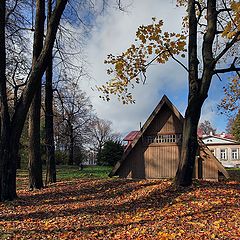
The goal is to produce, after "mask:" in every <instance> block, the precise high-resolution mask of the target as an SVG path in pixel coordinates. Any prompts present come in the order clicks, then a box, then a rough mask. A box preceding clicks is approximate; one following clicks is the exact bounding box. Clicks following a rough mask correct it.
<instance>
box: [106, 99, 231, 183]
mask: <svg viewBox="0 0 240 240" xmlns="http://www.w3.org/2000/svg"><path fill="white" fill-rule="evenodd" d="M183 120H184V119H183V117H182V115H181V114H180V112H179V111H178V110H177V108H176V107H175V106H174V105H173V104H172V103H171V102H170V100H169V99H168V98H167V97H166V96H165V95H164V96H163V98H162V99H161V101H160V102H159V104H158V105H157V107H156V108H155V109H154V111H153V112H152V114H151V115H150V116H149V118H148V120H147V121H146V122H145V124H144V125H143V127H142V128H141V130H140V131H137V132H136V131H134V132H132V133H130V134H129V135H128V136H127V137H126V138H125V140H127V141H128V145H127V147H126V149H125V152H124V154H123V156H122V159H121V160H120V161H119V162H117V164H116V165H115V167H114V168H113V170H112V171H111V173H110V174H109V176H114V175H117V176H119V177H123V178H148V179H155V178H173V177H174V176H175V174H176V171H177V167H178V163H179V159H180V153H181V147H182V146H181V141H182V132H183ZM199 149H200V151H199V153H200V154H199V156H198V157H197V158H196V164H195V171H194V177H195V178H199V179H206V180H215V181H216V180H218V175H219V172H221V173H222V174H223V175H225V177H228V173H227V172H226V170H225V169H224V167H223V166H222V165H221V163H220V162H219V161H218V160H217V159H216V158H215V157H214V155H213V154H212V152H211V151H210V150H209V149H208V148H207V147H206V146H205V145H204V143H203V142H202V141H201V140H199Z"/></svg>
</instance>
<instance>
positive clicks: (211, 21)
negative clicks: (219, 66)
mask: <svg viewBox="0 0 240 240" xmlns="http://www.w3.org/2000/svg"><path fill="white" fill-rule="evenodd" d="M188 17H189V45H188V58H189V74H188V79H189V95H188V107H187V110H186V113H185V119H184V127H183V141H182V150H181V159H180V162H179V165H178V170H177V173H176V178H175V184H176V185H177V186H189V185H191V184H192V177H193V171H194V166H195V158H196V153H197V148H198V142H197V127H198V123H199V119H200V115H201V109H202V105H203V103H204V101H205V99H206V98H207V96H208V90H209V87H210V83H211V80H212V76H213V71H214V68H215V62H214V58H213V52H212V46H213V41H214V37H215V33H216V29H217V26H216V23H217V11H216V0H208V1H207V26H208V28H207V31H206V33H205V34H204V39H203V47H202V56H203V73H202V76H201V78H199V77H198V63H199V61H198V58H197V17H196V8H195V1H194V0H189V1H188Z"/></svg>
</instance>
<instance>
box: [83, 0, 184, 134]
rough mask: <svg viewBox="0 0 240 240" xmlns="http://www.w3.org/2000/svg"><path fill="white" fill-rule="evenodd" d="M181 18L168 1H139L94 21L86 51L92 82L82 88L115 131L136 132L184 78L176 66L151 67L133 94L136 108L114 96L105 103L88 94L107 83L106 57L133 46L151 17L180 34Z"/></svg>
mask: <svg viewBox="0 0 240 240" xmlns="http://www.w3.org/2000/svg"><path fill="white" fill-rule="evenodd" d="M182 15H183V11H182V10H181V9H179V8H176V7H175V4H174V3H172V2H171V1H159V0H149V1H145V0H138V1H135V2H133V4H132V5H131V7H130V9H128V12H127V13H123V12H121V11H119V10H116V9H115V10H114V9H112V10H111V11H109V13H108V14H106V15H104V16H99V17H98V18H97V25H96V27H95V28H94V29H93V32H92V36H91V38H90V39H89V42H88V46H87V50H86V51H87V55H88V62H89V63H90V69H89V70H90V75H91V76H92V77H93V80H91V81H90V82H86V81H85V82H84V81H82V82H81V88H84V90H85V91H86V92H87V93H88V94H89V95H90V98H91V101H92V103H93V107H94V108H95V110H96V112H97V114H98V116H99V117H101V118H104V119H108V120H110V121H112V122H113V128H114V129H115V130H116V131H118V132H121V133H126V132H128V131H130V130H134V129H138V128H139V123H140V122H142V124H143V123H144V122H145V120H146V119H147V117H148V116H149V114H150V113H151V112H152V110H153V109H154V107H155V106H156V105H157V104H158V102H159V101H160V99H161V97H162V95H163V94H165V93H166V92H175V91H177V90H178V89H181V88H182V87H183V85H184V84H186V76H185V75H184V74H185V73H184V71H183V70H181V67H180V66H178V65H176V63H173V62H169V63H167V64H165V65H161V66H160V65H154V66H152V67H151V68H150V69H149V70H148V75H147V77H148V78H147V82H146V84H145V85H144V86H142V85H141V84H139V85H137V86H136V87H135V89H133V91H132V92H133V96H134V98H135V99H136V104H133V105H122V103H120V102H118V100H117V99H116V98H114V96H113V97H112V98H111V101H110V102H108V103H107V102H103V101H102V100H101V99H100V98H99V95H100V93H99V92H97V91H96V90H95V91H91V90H90V89H91V88H95V85H101V84H103V83H105V82H106V81H107V80H108V79H109V76H107V74H106V69H107V66H105V65H104V64H103V62H104V59H106V56H107V54H109V53H112V54H119V53H121V52H122V51H124V50H125V49H126V48H128V47H129V46H130V44H131V43H132V42H134V39H135V32H136V30H137V28H138V26H140V25H142V24H150V23H151V21H152V17H156V18H157V19H163V20H164V26H165V27H164V28H165V29H166V30H168V31H177V32H179V31H180V29H181V17H182ZM176 98H177V96H176Z"/></svg>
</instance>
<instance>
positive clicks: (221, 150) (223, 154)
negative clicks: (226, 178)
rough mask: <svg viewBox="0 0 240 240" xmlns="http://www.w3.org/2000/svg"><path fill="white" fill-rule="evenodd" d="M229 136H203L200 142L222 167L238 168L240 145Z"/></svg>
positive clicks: (239, 163) (239, 164)
mask: <svg viewBox="0 0 240 240" xmlns="http://www.w3.org/2000/svg"><path fill="white" fill-rule="evenodd" d="M230 136H231V135H229V134H221V135H207V136H206V135H205V136H204V135H203V136H202V140H203V142H204V143H205V144H206V145H207V146H208V148H209V149H210V150H211V152H212V153H213V154H214V156H215V157H216V158H217V159H218V160H220V161H221V163H222V165H223V166H224V167H240V143H239V142H237V141H235V140H233V139H230V138H229V137H230Z"/></svg>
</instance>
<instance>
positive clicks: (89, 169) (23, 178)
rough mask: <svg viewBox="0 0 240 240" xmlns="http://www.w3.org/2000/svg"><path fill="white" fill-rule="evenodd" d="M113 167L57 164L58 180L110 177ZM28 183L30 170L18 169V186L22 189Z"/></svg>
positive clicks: (44, 172) (44, 170) (44, 171)
mask: <svg viewBox="0 0 240 240" xmlns="http://www.w3.org/2000/svg"><path fill="white" fill-rule="evenodd" d="M111 169H112V167H109V166H84V167H83V169H82V170H79V167H78V166H68V165H59V166H57V181H63V180H70V179H78V178H94V179H96V178H99V179H103V178H108V174H109V173H110V171H111ZM45 174H46V169H45V167H44V168H43V181H44V182H45ZM27 184H28V170H27V169H18V170H17V186H18V189H21V188H22V187H23V186H24V185H25V186H26V185H27Z"/></svg>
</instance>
